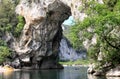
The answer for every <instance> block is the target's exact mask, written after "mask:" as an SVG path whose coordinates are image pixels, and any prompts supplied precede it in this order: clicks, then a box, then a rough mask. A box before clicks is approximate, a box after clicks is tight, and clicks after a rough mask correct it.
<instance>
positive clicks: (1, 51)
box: [0, 40, 10, 63]
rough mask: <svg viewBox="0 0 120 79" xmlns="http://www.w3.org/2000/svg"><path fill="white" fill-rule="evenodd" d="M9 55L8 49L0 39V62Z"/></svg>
mask: <svg viewBox="0 0 120 79" xmlns="http://www.w3.org/2000/svg"><path fill="white" fill-rule="evenodd" d="M9 55H10V49H9V48H8V47H7V44H6V43H5V42H4V41H3V40H0V63H2V62H4V61H5V60H6V58H7V56H9Z"/></svg>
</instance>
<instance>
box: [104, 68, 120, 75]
mask: <svg viewBox="0 0 120 79" xmlns="http://www.w3.org/2000/svg"><path fill="white" fill-rule="evenodd" d="M106 76H108V77H120V66H117V67H116V68H114V69H111V70H109V71H108V72H107V74H106Z"/></svg>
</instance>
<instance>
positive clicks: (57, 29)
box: [13, 0, 71, 69]
mask: <svg viewBox="0 0 120 79" xmlns="http://www.w3.org/2000/svg"><path fill="white" fill-rule="evenodd" d="M47 1H48V2H47ZM16 12H17V13H18V14H19V15H22V16H23V17H24V18H25V21H26V24H25V26H24V28H23V32H22V35H21V37H20V40H19V41H18V42H15V43H14V47H13V48H14V50H15V52H16V53H17V55H18V57H19V59H20V62H21V64H20V65H22V66H25V64H26V63H29V64H30V65H29V66H31V67H32V68H36V69H41V68H42V69H43V68H44V69H46V68H62V66H61V65H59V64H58V63H57V59H58V52H59V43H60V40H61V37H62V28H61V24H62V23H63V21H64V20H65V19H67V18H68V17H69V16H70V15H71V10H70V8H69V7H68V6H67V5H66V4H64V3H62V2H61V1H59V0H21V1H20V4H19V5H18V6H17V8H16Z"/></svg>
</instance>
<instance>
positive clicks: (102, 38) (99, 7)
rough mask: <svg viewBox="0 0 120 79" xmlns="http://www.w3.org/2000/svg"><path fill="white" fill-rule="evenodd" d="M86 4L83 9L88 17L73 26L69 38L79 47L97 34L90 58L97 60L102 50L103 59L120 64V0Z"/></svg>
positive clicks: (89, 51)
mask: <svg viewBox="0 0 120 79" xmlns="http://www.w3.org/2000/svg"><path fill="white" fill-rule="evenodd" d="M84 4H85V5H84V7H83V9H82V10H84V12H85V13H86V14H87V15H88V17H86V18H85V19H84V20H83V21H81V22H78V23H77V24H76V25H75V26H73V27H71V29H70V32H71V33H70V35H68V38H70V40H71V41H72V43H73V46H74V47H75V48H77V47H79V45H80V44H82V43H83V41H85V40H86V39H88V40H91V39H92V38H93V36H94V35H95V34H96V35H97V37H96V38H97V44H95V45H91V46H90V47H89V49H88V55H89V58H91V59H94V60H97V57H98V54H99V52H100V51H101V52H102V54H103V55H104V59H103V60H102V61H104V62H111V63H113V64H120V61H119V60H120V57H119V56H120V12H119V11H120V5H119V4H120V0H104V4H100V3H98V2H96V1H95V0H92V1H89V2H84ZM89 28H90V29H91V31H89V30H88V29H89Z"/></svg>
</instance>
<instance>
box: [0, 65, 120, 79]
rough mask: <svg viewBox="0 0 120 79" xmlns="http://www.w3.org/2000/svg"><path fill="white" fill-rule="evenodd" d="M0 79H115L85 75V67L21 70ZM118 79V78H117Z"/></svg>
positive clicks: (5, 74) (1, 76) (3, 74)
mask: <svg viewBox="0 0 120 79" xmlns="http://www.w3.org/2000/svg"><path fill="white" fill-rule="evenodd" d="M0 79H116V78H105V77H95V76H91V75H87V67H65V68H64V69H63V70H22V71H15V72H12V73H0ZM117 79H120V78H117Z"/></svg>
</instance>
